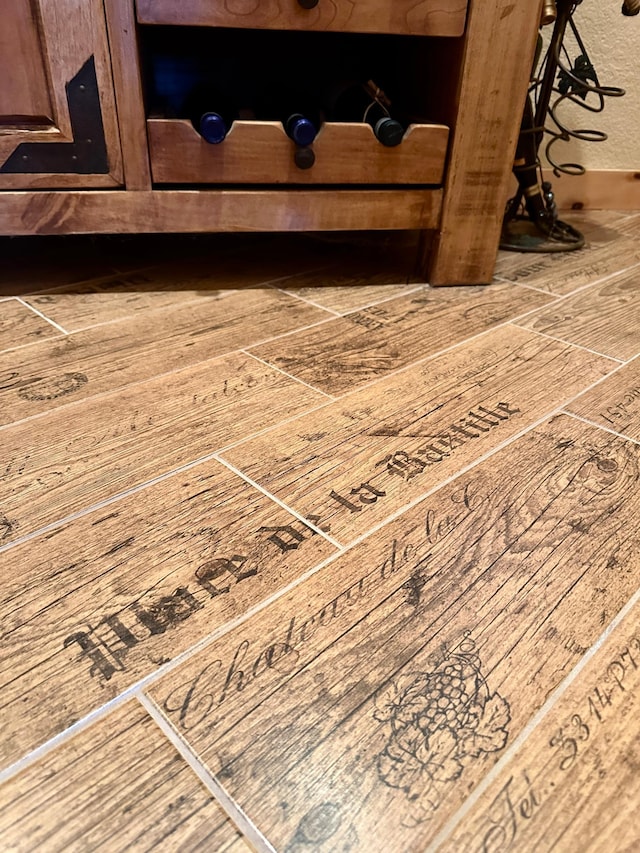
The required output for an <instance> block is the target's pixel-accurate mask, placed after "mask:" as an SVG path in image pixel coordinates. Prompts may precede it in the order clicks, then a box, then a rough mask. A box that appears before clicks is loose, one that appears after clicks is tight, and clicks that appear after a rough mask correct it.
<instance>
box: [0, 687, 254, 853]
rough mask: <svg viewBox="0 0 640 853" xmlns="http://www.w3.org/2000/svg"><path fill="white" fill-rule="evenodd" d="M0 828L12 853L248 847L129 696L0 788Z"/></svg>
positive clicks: (236, 850) (244, 852)
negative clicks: (125, 703)
mask: <svg viewBox="0 0 640 853" xmlns="http://www.w3.org/2000/svg"><path fill="white" fill-rule="evenodd" d="M0 835H1V837H2V846H3V848H4V849H5V850H17V851H18V850H19V851H31V850H45V849H46V850H49V851H53V850H59V851H80V850H110V851H131V850H153V849H172V850H178V849H179V850H184V851H187V850H193V851H196V850H202V849H208V850H215V851H225V853H231V851H233V853H249V851H250V850H251V848H250V847H249V846H248V844H247V843H246V842H245V841H244V839H243V837H242V835H241V834H240V832H239V831H238V829H237V828H236V826H235V825H234V824H233V823H232V821H231V820H230V819H229V817H228V816H227V815H226V813H225V812H223V810H222V809H221V807H220V806H219V805H218V803H217V802H216V801H215V800H214V798H213V796H212V795H211V794H210V793H209V791H207V789H206V788H205V787H204V785H203V784H202V783H201V782H200V780H199V779H198V778H197V776H196V775H195V774H194V772H193V771H192V770H191V768H190V767H189V766H188V765H187V764H186V762H185V761H184V760H183V759H182V758H181V757H180V756H179V754H178V753H177V752H176V750H175V749H174V747H173V746H172V745H171V744H170V743H169V741H168V740H167V739H166V738H165V737H164V735H163V734H162V733H161V732H160V729H158V727H157V726H156V724H155V722H154V721H153V720H152V719H151V717H150V716H149V715H148V714H147V713H146V712H145V711H144V709H143V708H142V707H141V706H140V705H139V704H138V703H137V702H131V703H129V704H127V705H125V706H124V707H123V708H121V709H119V710H117V711H115V712H114V713H112V714H110V715H109V716H108V717H105V718H104V719H102V720H100V722H98V723H95V724H94V725H93V726H91V727H90V728H88V729H85V730H84V731H83V732H81V733H80V734H78V735H76V736H75V737H73V738H72V739H71V740H69V741H67V742H66V743H65V744H64V745H63V746H61V747H58V748H57V749H55V750H54V751H52V752H50V753H48V754H47V755H46V756H45V757H44V758H41V759H40V760H39V761H37V762H36V763H35V764H33V765H31V766H30V767H29V768H28V769H26V770H24V771H22V772H21V773H19V774H18V775H17V776H15V777H13V778H12V779H11V780H10V781H8V782H5V784H4V785H2V786H0Z"/></svg>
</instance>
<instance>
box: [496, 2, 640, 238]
mask: <svg viewBox="0 0 640 853" xmlns="http://www.w3.org/2000/svg"><path fill="white" fill-rule="evenodd" d="M581 3H582V0H545V4H544V7H543V14H542V20H541V26H545V25H547V24H550V23H554V27H553V34H552V36H551V40H550V42H549V46H548V48H547V51H546V53H545V55H544V58H543V60H542V62H541V63H540V65H539V66H538V63H539V58H540V54H541V47H542V36H539V37H538V50H537V51H536V58H535V61H534V66H533V74H532V78H533V79H532V81H531V85H530V87H529V93H528V95H527V101H526V104H525V109H524V115H523V119H522V126H521V129H520V137H519V140H518V147H517V150H516V158H515V161H514V167H513V171H514V174H515V176H516V178H517V179H518V192H517V193H516V195H515V196H514V197H513V198H512V199H510V200H509V202H508V203H507V209H506V212H505V217H504V222H503V229H502V238H501V242H500V248H501V249H511V250H514V251H519V252H567V251H572V250H574V249H580V248H581V247H582V246H583V245H584V237H583V235H582V234H581V233H580V232H579V231H578V230H576V229H575V228H574V227H573V226H572V225H569V224H568V223H566V222H563V221H562V220H560V219H558V211H557V207H556V204H555V200H554V195H553V191H552V187H551V183H550V182H549V181H544V180H542V169H541V166H540V159H539V156H538V155H539V149H540V146H541V144H542V142H543V138H544V136H545V135H546V136H548V137H549V139H548V141H547V142H546V144H545V146H544V153H545V156H546V159H547V161H548V162H549V163H550V165H551V167H552V169H553V173H554V175H555V176H556V177H559V176H560V174H561V173H564V174H567V175H582V174H584V172H585V169H584V167H583V166H581V165H579V164H578V163H559V162H557V161H556V159H555V158H556V150H555V147H556V145H557V143H558V142H560V141H563V142H568V141H569V140H571V139H580V140H582V141H584V142H604V141H605V140H606V139H607V134H606V133H604V132H603V131H600V130H590V129H584V128H581V129H572V128H570V127H568V126H567V124H566V123H565V121H564V120H562V119H561V118H560V116H559V110H560V108H561V107H562V105H563V104H564V103H565V102H566V101H570V102H571V103H574V104H578V105H579V106H580V107H582V108H583V109H585V110H587V111H588V112H592V113H600V112H602V111H603V109H604V106H605V99H606V98H608V97H621V96H622V95H624V89H620V88H618V87H615V86H601V85H600V81H599V79H598V75H597V73H596V70H595V68H594V66H593V63H592V62H591V60H590V58H589V54H588V53H587V49H586V47H585V45H584V42H583V40H582V38H581V36H580V33H579V31H578V27H577V26H576V23H575V20H574V13H575V11H576V9H577V7H578V6H579V5H580V4H581ZM622 12H623V14H625V15H636V14H638V12H640V0H625V4H624V6H623V8H622ZM567 41H569V42H571V41H573V42H574V43H575V46H576V48H577V51H578V54H577V57H576V59H575V61H574V62H573V64H572V62H571V59H570V56H569V49H568V47H567V45H566V42H567ZM536 70H537V73H536ZM548 119H550V120H551V126H547V125H548V124H549V122H548Z"/></svg>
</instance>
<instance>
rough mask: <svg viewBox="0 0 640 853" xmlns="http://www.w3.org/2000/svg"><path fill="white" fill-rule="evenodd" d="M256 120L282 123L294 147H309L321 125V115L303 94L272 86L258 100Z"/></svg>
mask: <svg viewBox="0 0 640 853" xmlns="http://www.w3.org/2000/svg"><path fill="white" fill-rule="evenodd" d="M256 118H258V119H261V120H263V121H279V122H282V126H283V127H284V130H285V133H286V134H287V136H288V137H289V138H290V139H292V140H293V141H294V142H295V143H296V145H298V146H300V147H302V148H304V147H306V146H308V145H311V144H312V143H313V142H314V140H315V138H316V136H317V135H318V131H319V130H320V125H321V124H322V114H321V112H320V110H319V109H318V108H317V107H316V106H315V104H313V103H312V101H311V99H310V98H309V97H308V96H307V95H306V94H305V93H303V92H298V91H296V90H294V89H285V88H283V87H282V86H280V85H278V86H274V89H273V90H272V91H270V92H269V93H267V94H263V96H262V97H261V98H260V99H259V101H258V104H257V106H256Z"/></svg>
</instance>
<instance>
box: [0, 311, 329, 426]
mask: <svg viewBox="0 0 640 853" xmlns="http://www.w3.org/2000/svg"><path fill="white" fill-rule="evenodd" d="M333 319H334V318H333V317H329V318H328V319H326V320H320V321H319V322H317V323H312V324H311V325H309V326H303V327H302V328H300V329H294V330H293V332H285V333H284V335H289V334H293V333H294V332H305V331H307V329H312V328H314V327H315V326H321V325H322V324H323V323H329V322H331V321H332V320H333ZM113 322H119V321H118V320H114V321H113ZM101 325H106V324H104V323H103V324H101ZM82 331H84V330H82ZM69 334H70V335H74V334H78V332H70V333H69ZM284 335H283V336H284ZM278 337H281V336H279V335H276V336H275V337H272V338H265V339H264V340H258V341H254V342H252V343H250V344H247V346H251V347H257V346H262V345H263V344H266V343H271V341H275V340H277V339H278ZM51 340H59V339H56V338H52V339H51ZM38 343H44V341H33V342H32V343H31V344H22V345H21V346H20V347H13V348H11V349H8V350H4V351H0V354H1V353H2V352H11V351H12V350H13V349H20V348H21V347H24V346H34V345H35V344H38ZM239 352H244V350H239V349H234V350H227V351H225V352H222V353H220V354H219V355H215V356H213V357H212V358H205V359H202V360H200V361H195V362H193V363H192V364H185V365H181V366H180V367H175V368H173V369H172V370H167V371H165V372H164V373H154V374H153V375H152V376H146V377H145V378H144V379H136V380H134V381H133V382H127V383H126V384H125V385H121V386H120V387H118V388H107V389H105V390H104V391H97V392H96V393H95V394H91V395H90V396H87V397H82V398H81V399H79V400H69V401H68V402H66V403H63V404H62V405H61V406H56V407H55V409H49V410H47V411H44V412H36V413H35V414H33V415H27V416H26V417H24V418H19V419H18V420H17V421H11V422H10V423H6V424H0V430H3V429H7V428H8V427H12V426H17V425H18V424H21V423H24V422H25V421H30V420H34V419H35V418H43V417H46V416H47V415H49V414H51V412H52V411H55V410H57V409H65V408H67V407H68V406H78V405H80V404H81V403H84V402H86V401H87V400H97V399H99V398H100V397H104V396H106V395H108V394H118V393H119V392H120V391H124V390H125V389H126V388H134V387H135V386H137V385H142V384H143V383H144V382H151V381H153V380H156V379H162V378H164V377H167V376H174V375H175V374H176V373H181V372H182V371H185V370H194V369H195V368H198V367H200V366H202V365H203V364H206V363H207V362H212V361H215V360H216V359H222V358H228V357H230V356H232V355H236V354H237V353H239ZM252 357H253V358H256V356H254V355H253V354H252ZM265 364H266V362H265ZM269 367H272V365H269ZM294 378H295V377H294ZM296 381H298V382H300V381H302V380H300V379H297V380H296ZM314 390H315V391H319V390H320V389H318V388H314ZM321 393H324V392H321ZM310 411H311V409H310Z"/></svg>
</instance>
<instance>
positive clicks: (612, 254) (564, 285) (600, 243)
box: [495, 217, 640, 295]
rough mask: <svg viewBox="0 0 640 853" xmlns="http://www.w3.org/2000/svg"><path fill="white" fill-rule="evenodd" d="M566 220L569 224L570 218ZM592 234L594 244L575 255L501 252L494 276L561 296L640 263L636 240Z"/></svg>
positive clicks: (564, 253) (616, 235)
mask: <svg viewBox="0 0 640 853" xmlns="http://www.w3.org/2000/svg"><path fill="white" fill-rule="evenodd" d="M567 219H568V220H569V221H571V220H570V218H569V217H567ZM578 227H579V225H578ZM595 234H596V236H595V237H594V242H589V244H588V245H587V246H586V247H585V248H584V249H579V250H578V251H576V252H556V253H551V254H547V255H536V254H531V253H520V252H501V253H500V256H499V258H498V261H497V263H496V270H495V274H496V276H498V277H500V278H505V279H508V280H509V281H514V282H518V283H520V284H527V285H530V286H531V287H536V288H539V289H541V290H545V291H548V292H549V293H556V294H558V295H564V294H567V293H571V292H572V291H573V290H576V289H577V288H579V287H583V286H584V285H586V284H591V283H592V282H596V281H599V280H600V279H602V278H606V277H607V276H610V275H613V274H614V273H616V272H618V271H619V270H621V269H624V268H625V267H630V266H632V265H633V264H637V263H639V262H640V245H639V244H638V242H637V240H631V239H629V238H621V237H620V235H619V234H617V233H616V232H613V234H612V235H611V237H610V238H609V239H608V240H607V239H606V238H605V237H603V236H602V229H600V230H599V231H596V232H595Z"/></svg>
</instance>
